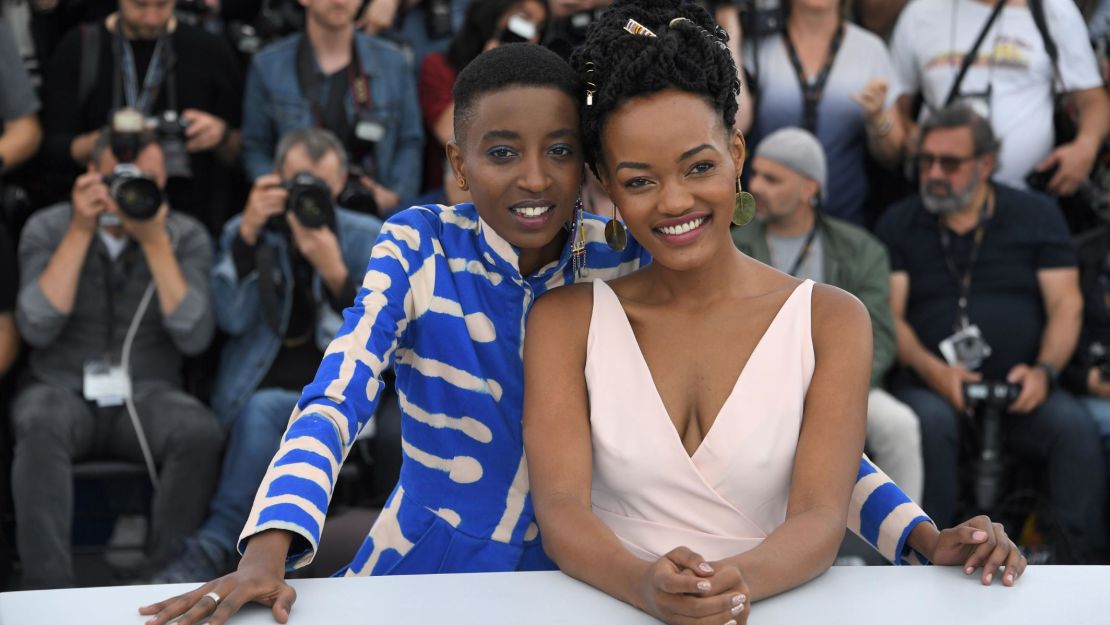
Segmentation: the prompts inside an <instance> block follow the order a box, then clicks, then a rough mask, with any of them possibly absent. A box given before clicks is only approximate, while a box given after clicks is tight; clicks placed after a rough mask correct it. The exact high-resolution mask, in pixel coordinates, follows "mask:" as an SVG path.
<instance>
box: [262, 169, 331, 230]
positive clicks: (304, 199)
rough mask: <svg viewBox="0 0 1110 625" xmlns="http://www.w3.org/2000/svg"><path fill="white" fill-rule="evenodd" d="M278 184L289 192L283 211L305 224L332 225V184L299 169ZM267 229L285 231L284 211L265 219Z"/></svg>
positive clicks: (313, 227)
mask: <svg viewBox="0 0 1110 625" xmlns="http://www.w3.org/2000/svg"><path fill="white" fill-rule="evenodd" d="M281 187H282V188H283V189H285V190H286V191H288V192H289V197H287V198H286V200H285V211H286V212H292V213H293V214H294V215H296V216H297V221H298V222H300V224H301V225H302V226H304V227H305V228H312V229H316V228H323V227H324V226H329V227H332V228H333V229H334V227H335V204H334V203H333V202H332V199H331V188H330V187H328V184H327V183H326V182H324V181H323V180H321V179H320V178H317V177H316V176H313V175H312V174H310V173H308V172H306V171H302V172H297V173H296V174H293V177H292V178H290V179H289V180H285V181H282V183H281ZM266 226H267V228H268V229H270V230H274V231H278V232H285V231H288V230H289V224H287V223H286V221H285V215H284V214H282V215H275V216H273V217H271V218H270V219H269V221H267V222H266Z"/></svg>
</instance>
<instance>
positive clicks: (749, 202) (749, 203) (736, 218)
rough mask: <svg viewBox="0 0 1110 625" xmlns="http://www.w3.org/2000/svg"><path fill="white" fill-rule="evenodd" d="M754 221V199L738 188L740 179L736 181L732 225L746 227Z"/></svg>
mask: <svg viewBox="0 0 1110 625" xmlns="http://www.w3.org/2000/svg"><path fill="white" fill-rule="evenodd" d="M753 219H755V198H754V197H752V194H751V193H748V192H747V191H745V190H743V189H742V188H740V179H739V178H737V179H736V204H735V205H734V206H733V207H732V223H734V224H736V225H737V226H741V227H743V226H746V225H748V224H750V223H751V222H752V220H753Z"/></svg>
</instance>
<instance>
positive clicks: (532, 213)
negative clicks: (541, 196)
mask: <svg viewBox="0 0 1110 625" xmlns="http://www.w3.org/2000/svg"><path fill="white" fill-rule="evenodd" d="M551 209H552V207H551V206H527V207H524V208H514V209H511V210H512V211H513V212H514V213H516V214H517V215H520V216H521V217H539V216H540V215H543V214H544V213H546V212H547V211H549V210H551Z"/></svg>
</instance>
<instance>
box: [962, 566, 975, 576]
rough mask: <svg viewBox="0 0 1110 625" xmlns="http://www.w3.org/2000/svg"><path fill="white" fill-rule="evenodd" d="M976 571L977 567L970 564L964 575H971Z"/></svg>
mask: <svg viewBox="0 0 1110 625" xmlns="http://www.w3.org/2000/svg"><path fill="white" fill-rule="evenodd" d="M974 572H975V567H971V566H969V567H967V568H966V569H964V575H971V574H972V573H974Z"/></svg>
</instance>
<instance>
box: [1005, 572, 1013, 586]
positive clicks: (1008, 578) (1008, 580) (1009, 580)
mask: <svg viewBox="0 0 1110 625" xmlns="http://www.w3.org/2000/svg"><path fill="white" fill-rule="evenodd" d="M1006 583H1007V584H1012V583H1014V574H1013V573H1008V574H1007V575H1006Z"/></svg>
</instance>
